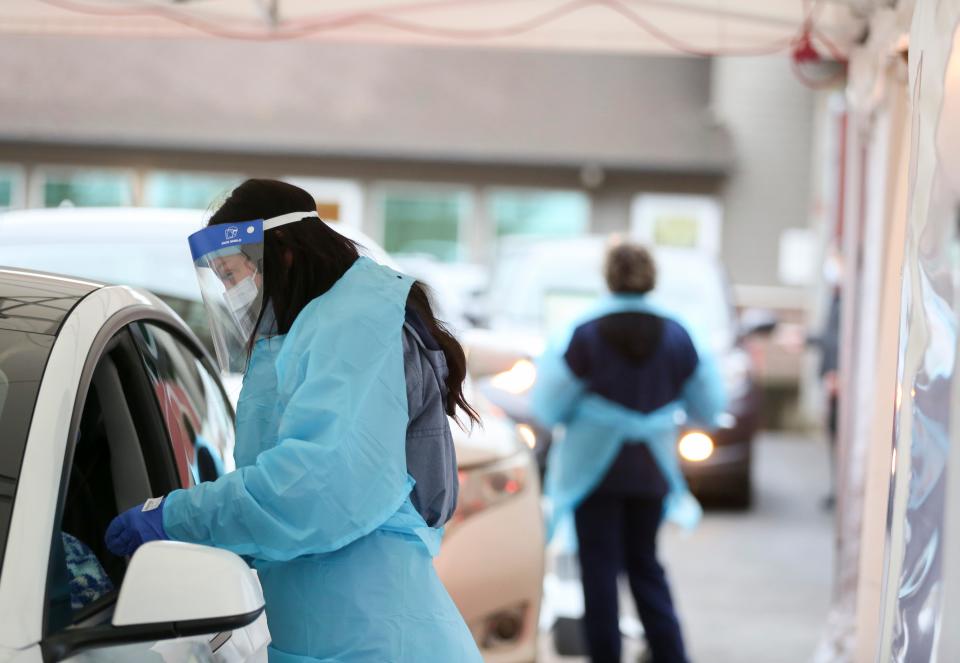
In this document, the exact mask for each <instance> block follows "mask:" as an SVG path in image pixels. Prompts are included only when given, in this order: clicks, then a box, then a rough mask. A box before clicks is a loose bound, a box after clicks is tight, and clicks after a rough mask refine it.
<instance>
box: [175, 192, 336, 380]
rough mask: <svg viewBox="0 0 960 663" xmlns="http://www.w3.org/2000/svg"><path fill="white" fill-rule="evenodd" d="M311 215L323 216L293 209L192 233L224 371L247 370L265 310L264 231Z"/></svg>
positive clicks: (195, 259)
mask: <svg viewBox="0 0 960 663" xmlns="http://www.w3.org/2000/svg"><path fill="white" fill-rule="evenodd" d="M308 218H319V216H318V214H317V212H315V211H314V212H293V213H291V214H283V215H282V216H276V217H273V218H271V219H257V220H255V221H243V222H240V223H223V224H217V225H213V226H208V227H207V228H204V229H203V230H200V231H198V232H195V233H193V234H192V235H190V239H189V241H190V252H191V254H192V255H193V265H194V267H195V268H196V270H197V278H198V279H199V281H200V294H201V296H202V297H203V303H204V306H205V307H206V309H207V315H208V316H209V318H210V335H211V336H212V338H213V346H214V350H215V352H216V355H217V362H218V363H219V364H220V369H221V370H222V371H224V372H225V373H242V372H243V371H245V370H246V368H247V359H248V357H249V348H250V341H251V339H253V338H254V334H255V333H256V332H257V323H258V320H260V314H261V312H262V311H263V306H264V301H263V274H264V272H263V266H264V265H263V262H264V235H263V234H264V232H266V231H268V230H272V229H273V228H276V227H278V226H282V225H285V224H288V223H294V222H296V221H301V220H303V219H308Z"/></svg>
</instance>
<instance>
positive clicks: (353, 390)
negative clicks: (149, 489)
mask: <svg viewBox="0 0 960 663" xmlns="http://www.w3.org/2000/svg"><path fill="white" fill-rule="evenodd" d="M316 217H317V212H316V206H315V202H314V199H313V198H312V197H311V196H310V195H309V194H308V193H307V192H305V191H303V190H301V189H299V188H297V187H294V186H291V185H289V184H285V183H281V182H276V181H270V180H249V181H247V182H245V183H243V184H242V185H240V186H239V187H238V188H237V189H235V190H234V191H233V192H232V194H231V195H230V196H229V197H228V198H227V199H226V201H225V202H224V203H223V205H222V206H221V207H220V208H219V210H218V211H217V212H216V213H215V214H213V216H212V218H211V219H210V222H209V224H208V226H207V228H206V229H204V230H202V231H200V232H198V233H195V234H194V235H192V236H191V237H190V247H191V250H192V253H193V257H194V262H195V266H196V268H197V271H198V275H199V278H200V283H201V292H202V295H203V297H204V302H205V304H206V306H207V309H208V312H209V314H210V322H211V333H212V336H213V338H214V345H215V347H216V351H217V357H218V360H219V362H220V364H221V366H222V367H223V368H224V369H225V370H230V371H244V380H243V390H242V392H241V394H240V399H239V402H238V406H237V441H236V449H235V456H236V463H237V467H238V469H237V470H236V471H235V472H231V473H228V474H225V475H223V476H221V477H220V478H218V479H217V480H215V481H211V482H206V483H201V484H199V485H197V486H194V487H192V488H189V489H186V490H176V491H174V492H172V493H170V494H169V495H167V496H165V497H164V499H163V500H162V502H160V504H159V506H154V504H153V502H148V503H147V504H146V506H140V507H135V508H133V509H131V510H129V511H127V512H125V513H123V514H121V515H119V516H118V517H117V518H116V519H115V520H114V521H113V522H112V523H111V525H110V527H109V529H108V531H107V535H106V536H107V543H108V546H109V548H110V549H111V550H112V551H113V552H114V553H116V554H122V555H129V554H132V553H133V552H134V550H135V549H136V548H137V547H138V546H139V545H141V544H143V543H144V542H147V541H150V540H154V539H164V538H166V539H173V540H178V541H187V542H192V543H199V544H205V545H210V546H216V547H219V548H224V549H227V550H231V551H233V552H235V553H237V554H239V555H242V556H244V557H245V558H246V559H248V560H249V561H250V563H251V565H252V566H253V567H254V568H256V569H257V571H258V573H259V576H260V581H261V583H262V585H263V590H264V595H265V598H266V611H267V619H268V622H269V626H270V631H271V635H272V637H273V642H272V645H271V648H270V652H269V657H270V661H271V663H306V662H308V661H342V662H350V663H352V662H354V661H370V662H378V663H380V662H387V661H391V662H394V661H398V662H410V663H421V662H430V661H436V662H437V663H452V662H454V661H457V662H459V661H470V662H474V661H476V662H479V661H480V660H481V658H480V654H479V652H478V650H477V647H476V645H475V644H474V641H473V638H472V637H471V634H470V632H469V630H468V629H467V627H466V625H465V624H464V621H463V618H462V617H461V615H460V613H459V612H458V610H457V608H456V606H455V605H454V604H453V602H452V600H451V599H450V597H449V596H448V594H447V592H446V591H445V589H444V587H443V585H442V584H441V582H440V580H439V578H438V577H437V574H436V573H435V571H434V568H433V562H432V558H433V556H434V555H435V554H436V553H437V550H438V547H439V545H440V538H441V535H442V527H443V525H444V523H445V522H446V521H447V520H448V519H449V518H450V516H451V515H452V513H453V510H454V508H455V506H456V499H457V486H458V483H457V471H456V458H455V455H454V448H453V442H452V438H451V434H450V428H449V424H448V420H447V415H455V413H456V412H457V411H458V410H459V411H460V412H462V413H465V414H466V416H467V417H468V418H469V419H471V420H475V418H476V414H475V413H474V411H473V410H472V409H471V408H470V406H469V405H468V404H467V402H466V401H465V400H464V396H463V391H462V389H461V386H462V382H463V379H464V376H465V370H466V367H465V359H464V354H463V350H462V349H461V347H460V345H459V344H458V343H457V341H456V340H455V339H454V338H453V337H452V336H451V335H450V334H449V333H448V332H447V331H446V330H445V329H444V327H443V325H442V324H440V323H439V322H438V321H437V320H436V318H435V317H434V315H433V313H432V311H431V308H430V304H429V301H428V299H427V295H426V292H425V289H424V288H423V286H422V285H421V284H419V283H415V282H414V281H412V280H411V279H410V278H408V277H407V276H405V275H403V274H399V273H397V272H395V271H393V270H391V269H389V268H387V267H385V266H383V265H380V264H378V263H376V262H374V261H373V260H371V259H369V258H366V257H361V256H360V255H359V253H358V248H357V246H356V245H355V244H354V243H353V242H351V241H350V240H348V239H346V238H344V237H343V236H341V235H340V234H338V233H337V232H335V231H334V230H332V229H331V228H330V227H329V226H327V225H326V224H325V223H324V222H323V221H321V220H319V219H318V218H316Z"/></svg>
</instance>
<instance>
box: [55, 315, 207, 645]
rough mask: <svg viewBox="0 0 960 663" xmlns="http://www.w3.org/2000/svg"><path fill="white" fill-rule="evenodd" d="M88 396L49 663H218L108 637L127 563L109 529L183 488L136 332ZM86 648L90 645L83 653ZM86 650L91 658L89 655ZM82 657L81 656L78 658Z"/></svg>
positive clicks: (59, 559) (60, 542)
mask: <svg viewBox="0 0 960 663" xmlns="http://www.w3.org/2000/svg"><path fill="white" fill-rule="evenodd" d="M93 352H95V353H97V354H98V355H99V357H98V358H96V359H95V362H91V363H90V365H91V366H92V367H93V368H92V372H91V373H90V376H89V384H88V385H87V386H86V389H81V390H80V391H79V392H78V396H77V403H76V408H75V412H76V413H79V416H75V417H74V422H73V424H72V425H71V429H70V433H69V439H68V443H67V452H66V456H65V458H64V472H63V474H62V477H63V478H62V482H61V486H60V493H59V502H58V509H57V516H56V520H55V527H54V530H53V533H52V541H51V547H50V562H49V565H48V577H47V585H46V593H45V616H44V622H45V624H44V640H43V645H42V650H43V658H44V660H45V661H58V660H71V661H121V660H137V661H164V660H171V658H170V657H171V655H172V656H173V659H172V660H193V661H198V662H203V661H213V660H214V658H213V654H212V648H211V647H210V645H209V644H207V642H206V641H204V639H203V638H201V639H194V640H189V641H188V640H180V639H172V640H169V641H154V642H146V643H136V644H122V643H117V642H115V641H113V640H112V639H110V638H109V637H105V638H104V644H103V645H101V646H92V647H91V646H90V643H91V637H90V634H91V633H95V632H96V631H98V630H100V631H103V632H104V633H106V632H107V629H109V625H110V622H111V618H112V615H113V609H114V606H115V604H116V600H117V596H118V590H119V587H120V586H121V583H122V582H123V578H124V574H125V572H126V568H127V564H128V560H127V559H125V558H122V557H116V556H114V555H113V554H112V553H110V551H109V550H107V548H106V545H105V544H104V542H103V539H104V534H105V532H106V529H107V526H108V525H109V523H110V521H111V520H112V519H113V518H114V517H115V516H116V515H117V514H118V513H121V512H123V511H124V510H126V509H128V508H130V507H133V506H136V505H137V504H140V503H141V502H143V501H145V500H147V499H149V498H150V497H152V496H154V495H165V494H166V493H168V492H170V491H171V490H173V489H175V488H177V487H179V486H180V480H179V468H178V466H177V463H176V462H175V459H174V457H173V455H172V453H171V446H170V442H169V439H168V437H167V434H166V428H165V425H164V422H163V418H162V416H161V410H160V408H159V407H158V404H157V400H156V396H155V394H154V389H153V385H152V383H151V381H150V379H149V377H148V375H147V372H146V371H145V370H144V364H143V360H142V356H141V353H140V351H139V349H138V346H137V344H136V343H135V341H134V336H133V334H132V332H131V329H130V327H129V326H128V327H126V328H123V329H121V330H120V331H119V332H118V333H116V334H115V335H113V336H112V337H111V338H109V339H108V340H107V341H106V342H104V343H103V344H102V345H97V346H95V347H94V349H93ZM78 643H83V645H82V647H80V646H78ZM81 649H82V651H80V650H81ZM75 652H76V653H75Z"/></svg>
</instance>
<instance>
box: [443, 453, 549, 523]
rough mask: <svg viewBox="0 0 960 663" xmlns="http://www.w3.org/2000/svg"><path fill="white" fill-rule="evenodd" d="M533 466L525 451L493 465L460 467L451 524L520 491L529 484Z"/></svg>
mask: <svg viewBox="0 0 960 663" xmlns="http://www.w3.org/2000/svg"><path fill="white" fill-rule="evenodd" d="M529 466H530V455H529V454H528V453H527V452H522V453H518V454H515V455H513V456H511V457H510V458H507V459H505V460H502V461H499V462H496V463H491V464H490V465H483V466H481V467H475V468H471V469H466V470H460V473H459V477H460V496H459V499H458V500H457V510H456V512H454V514H453V518H452V520H451V521H450V524H449V525H448V528H452V527H454V526H455V525H459V524H460V523H462V522H463V521H464V520H466V519H467V518H470V517H472V516H475V515H476V514H478V513H480V512H482V511H486V510H487V509H489V508H491V507H494V506H497V505H498V504H502V503H504V502H507V501H509V500H511V499H513V498H514V497H516V496H518V495H520V494H521V493H522V492H523V491H524V489H525V488H526V487H527V482H528V480H529V478H528V476H527V473H528V471H529V470H528V468H529Z"/></svg>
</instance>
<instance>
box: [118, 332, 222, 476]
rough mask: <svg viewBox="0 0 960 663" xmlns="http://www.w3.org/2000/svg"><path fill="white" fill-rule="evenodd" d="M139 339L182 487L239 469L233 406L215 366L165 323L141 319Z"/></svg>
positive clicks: (135, 333)
mask: <svg viewBox="0 0 960 663" xmlns="http://www.w3.org/2000/svg"><path fill="white" fill-rule="evenodd" d="M134 337H135V338H136V339H137V344H138V346H139V347H140V351H141V353H142V354H143V358H144V363H145V365H146V368H147V374H148V376H149V378H150V381H151V384H152V385H153V389H154V393H155V395H156V398H157V401H158V402H159V403H160V409H161V411H162V413H163V420H164V424H165V425H166V429H167V433H168V435H169V436H170V441H171V444H172V445H173V454H174V458H175V460H176V463H177V470H178V473H179V477H180V484H181V486H183V487H189V486H193V485H196V484H198V483H200V482H202V481H212V480H214V479H216V478H217V477H219V476H221V475H222V474H224V473H225V472H229V471H231V470H233V469H234V468H235V465H234V461H233V446H234V423H233V410H232V408H231V407H230V404H229V402H228V401H227V399H226V396H225V394H224V392H223V390H222V389H221V387H220V382H219V380H218V378H217V377H216V374H215V373H213V372H212V371H211V369H210V368H209V364H208V363H207V362H206V361H205V360H204V358H203V356H202V355H201V354H199V353H198V352H196V351H195V350H194V349H193V348H192V346H191V344H189V343H188V342H187V341H185V340H183V339H181V338H180V337H178V336H177V335H175V334H174V333H172V332H170V331H168V330H167V329H165V328H164V327H161V326H160V325H157V324H154V323H148V322H141V323H137V324H135V325H134Z"/></svg>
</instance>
